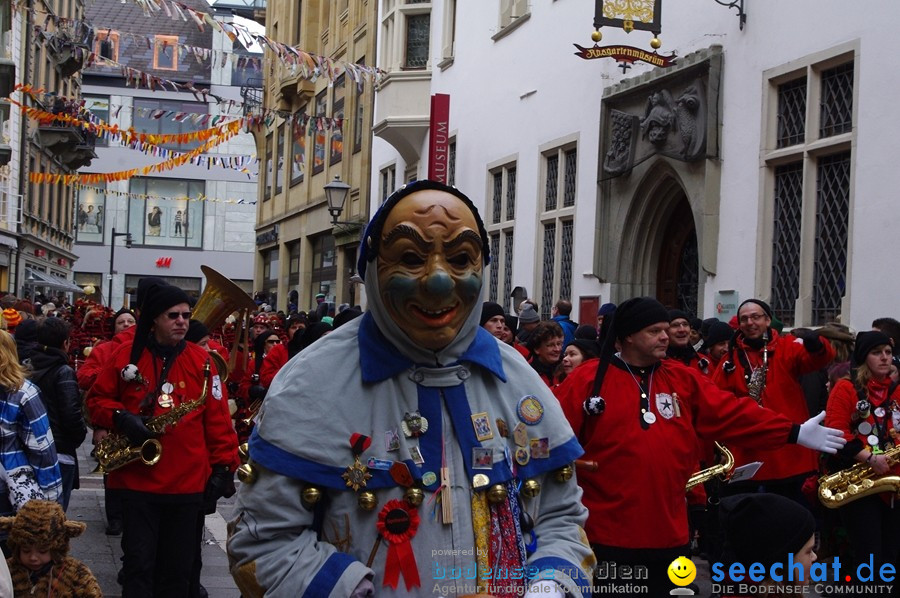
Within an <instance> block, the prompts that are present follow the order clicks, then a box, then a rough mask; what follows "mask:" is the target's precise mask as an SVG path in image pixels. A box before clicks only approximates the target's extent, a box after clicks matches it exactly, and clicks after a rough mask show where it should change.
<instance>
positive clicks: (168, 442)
mask: <svg viewBox="0 0 900 598" xmlns="http://www.w3.org/2000/svg"><path fill="white" fill-rule="evenodd" d="M131 344H132V343H131V342H127V343H122V344H121V345H120V346H119V348H118V349H117V350H116V351H115V353H114V354H113V355H112V357H111V359H110V360H109V361H108V362H107V365H106V367H104V368H103V369H102V370H101V371H100V374H99V375H98V376H97V380H96V381H95V382H94V385H93V386H92V387H91V390H90V392H89V393H88V396H87V398H86V404H87V408H88V410H89V412H90V415H91V421H92V422H93V423H94V424H95V425H97V426H100V427H104V428H108V429H110V430H112V431H114V432H115V431H116V428H115V424H114V423H113V413H114V412H115V411H116V410H117V409H125V410H128V411H131V412H132V413H138V412H139V411H140V404H141V402H142V401H143V400H144V398H145V397H147V395H148V393H151V394H152V395H153V399H152V402H151V403H150V407H149V409H150V410H152V413H150V414H149V415H151V416H152V417H156V416H158V415H161V414H163V413H166V412H168V411H169V410H170V408H164V407H161V406H160V405H159V402H158V401H157V397H158V395H159V392H158V390H157V389H158V388H159V385H160V382H159V380H158V376H159V375H160V374H161V372H162V359H161V358H159V357H156V356H154V355H153V354H151V353H150V351H149V350H146V349H145V350H144V351H143V352H142V353H141V356H140V359H138V363H137V364H136V365H137V367H138V371H139V372H140V374H141V376H142V377H143V378H145V379H146V382H145V383H143V384H142V383H139V382H138V381H131V382H126V381H125V380H124V379H123V378H122V376H121V371H122V368H124V367H125V366H126V365H128V363H129V361H130V353H131ZM207 360H210V358H209V355H208V354H207V352H206V351H205V350H204V349H203V348H201V347H199V346H197V345H195V344H193V343H186V345H185V348H184V351H182V352H181V354H179V355H178V356H177V357H176V358H175V362H174V363H173V364H172V367H171V368H170V369H169V372H168V375H167V381H168V382H170V383H171V384H172V385H173V386H174V391H173V392H172V393H171V395H172V398H173V406H172V408H174V407H177V406H178V405H180V404H182V403H185V402H191V401H195V400H196V399H198V398H199V397H200V396H201V394H202V390H203V382H204V366H205V364H206V362H207ZM210 367H211V370H210V374H209V379H208V381H207V390H206V392H207V395H206V402H205V403H204V404H203V405H202V406H200V407H199V408H197V409H195V410H193V411H191V412H190V413H188V414H187V415H184V416H183V417H182V418H181V419H180V420H179V421H178V422H177V424H176V425H175V426H171V427H169V428H167V429H166V431H165V433H164V434H162V435H161V436H159V437H158V440H159V441H160V443H162V454H161V456H160V459H159V462H158V463H156V465H152V466H147V465H145V464H143V463H142V462H141V461H135V462H133V463H129V464H128V465H125V466H124V467H121V468H119V469H116V470H114V471H112V472H110V473H109V476H108V478H107V484H108V487H109V488H115V489H127V490H136V491H140V492H148V493H153V494H170V495H171V494H193V493H202V492H203V490H204V488H205V486H206V481H207V479H208V478H209V474H210V471H211V466H212V465H218V464H223V465H227V466H228V467H229V469H230V470H231V471H234V470H235V469H236V468H237V466H238V465H239V464H240V461H239V459H238V454H237V436H236V435H235V432H234V429H233V428H232V426H231V418H230V416H229V413H228V403H227V400H226V397H225V393H224V390H223V388H222V383H221V381H220V379H219V375H218V372H217V371H216V367H215V363H214V362H212V361H210Z"/></svg>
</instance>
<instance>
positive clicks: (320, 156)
mask: <svg viewBox="0 0 900 598" xmlns="http://www.w3.org/2000/svg"><path fill="white" fill-rule="evenodd" d="M325 94H326V92H325V91H322V92H321V93H319V95H317V96H316V116H325V105H326V104H327V103H328V98H327V96H326V95H325ZM324 169H325V129H324V128H321V129H320V128H319V125H318V123H317V124H316V132H315V141H314V142H313V174H318V173H320V172H322V171H323V170H324Z"/></svg>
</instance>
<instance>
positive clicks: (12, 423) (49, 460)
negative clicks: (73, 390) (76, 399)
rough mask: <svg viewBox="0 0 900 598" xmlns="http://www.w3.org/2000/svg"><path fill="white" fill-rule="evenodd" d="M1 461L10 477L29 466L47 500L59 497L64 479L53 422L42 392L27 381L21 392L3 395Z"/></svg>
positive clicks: (0, 401) (0, 400)
mask: <svg viewBox="0 0 900 598" xmlns="http://www.w3.org/2000/svg"><path fill="white" fill-rule="evenodd" d="M0 462H2V465H3V469H5V470H6V472H7V475H8V476H14V475H15V474H16V473H17V470H21V469H22V468H25V467H30V468H31V469H32V471H33V472H34V477H35V479H36V480H37V483H38V485H39V486H40V487H41V490H42V491H43V493H44V498H46V499H47V500H57V499H58V498H59V496H60V493H61V491H62V478H61V476H60V472H59V462H58V460H57V457H56V445H55V444H54V443H53V433H52V432H51V431H50V420H49V419H48V418H47V412H46V410H45V409H44V404H43V402H42V401H41V395H40V390H38V387H37V386H36V385H34V384H32V383H31V382H30V381H28V380H26V381H25V384H23V385H22V387H21V388H20V389H18V390H16V391H13V392H7V393H6V394H5V395H0ZM3 490H5V488H4V489H3Z"/></svg>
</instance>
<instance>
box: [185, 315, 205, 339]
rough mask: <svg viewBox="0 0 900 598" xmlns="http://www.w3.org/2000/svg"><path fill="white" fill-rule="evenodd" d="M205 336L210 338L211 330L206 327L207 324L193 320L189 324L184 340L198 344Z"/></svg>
mask: <svg viewBox="0 0 900 598" xmlns="http://www.w3.org/2000/svg"><path fill="white" fill-rule="evenodd" d="M204 336H209V328H207V327H206V324H204V323H203V322H201V321H200V320H191V322H190V324H188V331H187V334H185V335H184V340H186V341H189V342H192V343H196V342H197V341H199V340H200V339H202V338H203V337H204Z"/></svg>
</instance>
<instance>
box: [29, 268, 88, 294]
mask: <svg viewBox="0 0 900 598" xmlns="http://www.w3.org/2000/svg"><path fill="white" fill-rule="evenodd" d="M25 286H32V287H50V288H51V289H56V290H58V291H67V292H71V293H83V292H84V291H83V290H82V288H81V287H80V286H78V285H76V284H74V283H73V282H72V281H70V280H67V279H65V278H60V277H59V276H53V275H51V274H46V273H44V272H41V271H40V270H33V269H31V268H25Z"/></svg>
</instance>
